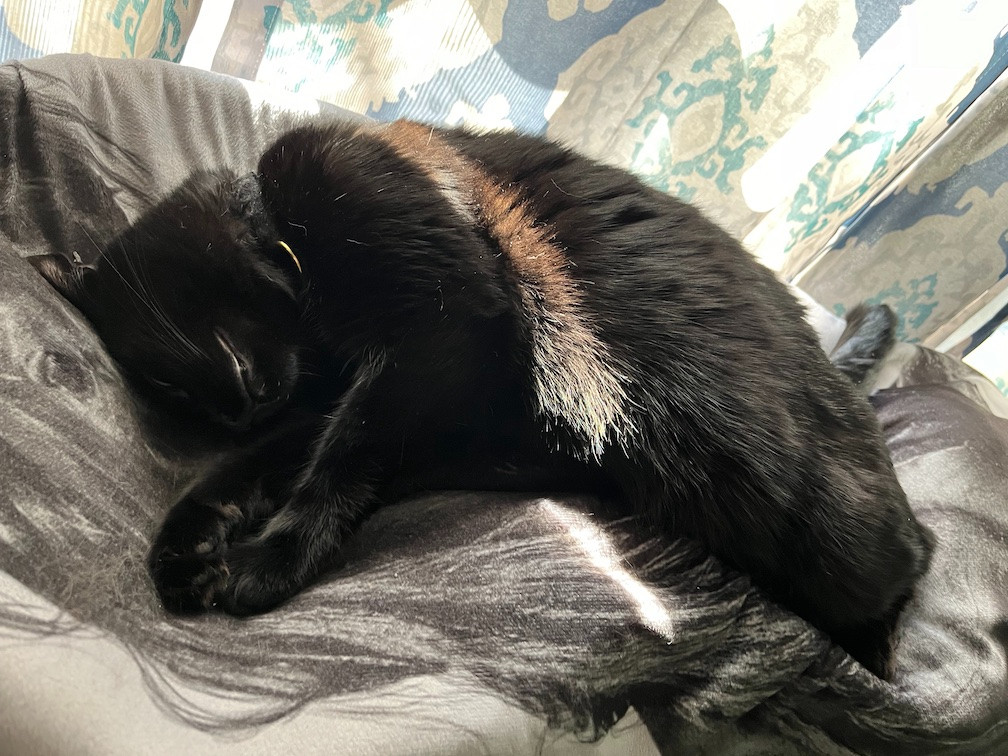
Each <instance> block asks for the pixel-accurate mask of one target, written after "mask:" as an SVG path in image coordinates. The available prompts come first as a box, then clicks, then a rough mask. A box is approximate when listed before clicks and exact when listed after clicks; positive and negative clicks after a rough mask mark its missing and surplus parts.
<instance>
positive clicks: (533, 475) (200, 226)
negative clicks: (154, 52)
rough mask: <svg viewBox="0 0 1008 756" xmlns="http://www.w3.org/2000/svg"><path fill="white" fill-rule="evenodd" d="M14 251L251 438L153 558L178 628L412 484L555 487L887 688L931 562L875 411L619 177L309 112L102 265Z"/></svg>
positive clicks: (668, 214)
mask: <svg viewBox="0 0 1008 756" xmlns="http://www.w3.org/2000/svg"><path fill="white" fill-rule="evenodd" d="M34 263H35V265H36V267H38V269H39V270H40V271H41V272H42V273H43V274H44V275H45V276H46V277H47V278H48V279H49V280H50V281H51V282H52V283H53V284H54V285H55V286H56V287H57V288H58V289H59V290H60V291H61V292H62V293H63V294H64V295H65V296H66V297H67V298H68V299H69V300H70V301H72V302H73V303H74V304H76V305H77V306H78V307H79V308H80V309H81V311H82V312H83V313H84V314H85V315H86V316H87V317H88V318H89V319H90V320H91V322H92V323H93V324H94V326H95V327H96V329H97V330H98V332H99V333H100V335H101V337H102V338H103V340H104V341H105V343H106V344H107V346H108V349H109V351H110V353H111V354H112V355H113V356H114V357H115V358H116V360H118V362H119V363H120V364H121V365H122V366H123V368H124V370H125V371H126V372H127V374H129V375H130V376H132V377H133V378H135V379H136V380H137V381H138V382H140V383H143V384H144V385H146V386H147V388H148V389H150V390H151V391H153V392H155V393H157V394H160V395H161V396H162V397H163V398H165V399H169V400H177V401H178V403H179V406H180V407H182V406H188V407H192V408H195V409H196V410H197V411H199V412H202V413H204V414H209V415H210V416H211V417H213V418H215V419H216V420H218V421H219V422H221V423H223V424H225V425H227V426H229V427H232V428H234V429H236V430H237V431H239V432H244V433H245V437H246V438H247V439H248V440H247V444H246V446H245V448H246V451H245V453H243V454H242V455H240V456H239V457H236V458H235V459H234V460H233V461H232V462H231V463H229V464H225V465H223V466H222V467H221V469H220V470H218V471H217V472H216V473H215V474H214V475H212V476H210V477H209V478H208V479H207V480H205V481H203V482H202V483H200V484H198V485H197V486H196V487H195V489H194V490H193V491H192V492H191V493H190V494H189V495H187V496H186V497H185V498H183V499H182V500H181V501H180V502H179V503H178V504H176V505H175V507H174V508H173V509H172V510H171V511H170V512H169V514H168V516H167V519H166V521H165V523H164V525H163V528H162V530H161V532H160V534H159V535H158V537H157V539H156V541H155V544H154V546H153V549H152V551H151V555H150V568H151V571H152V575H153V579H154V583H155V585H156V587H157V590H158V592H159V593H160V596H161V598H162V600H163V601H164V604H165V606H166V607H167V608H168V609H170V610H172V611H197V610H202V609H205V608H209V607H211V606H219V607H221V608H222V609H223V610H224V611H227V612H230V613H233V614H239V615H243V614H249V613H254V612H261V611H265V610H267V609H269V608H271V607H273V606H275V605H276V604H278V603H279V602H281V601H283V600H285V599H287V598H288V597H290V596H291V595H293V594H294V593H296V592H297V591H298V590H300V589H301V588H302V587H304V586H305V585H306V584H307V583H308V582H310V581H311V580H312V579H313V578H315V577H316V576H317V575H318V574H319V573H320V572H321V571H322V570H324V569H326V567H327V566H331V565H332V564H334V563H335V562H336V561H337V560H338V556H339V552H340V546H341V544H342V543H343V541H344V539H345V538H346V537H347V535H348V534H350V533H351V532H352V531H353V530H354V529H355V528H356V527H357V526H358V524H359V523H360V522H361V521H362V520H363V519H364V518H365V517H367V516H368V514H369V513H370V512H371V511H373V510H374V509H375V508H376V507H379V506H382V505H384V504H386V503H389V502H391V501H394V500H396V499H397V498H400V497H401V496H403V495H405V494H406V493H409V492H410V491H414V490H417V489H421V488H427V489H432V488H474V489H480V488H484V489H485V488H490V487H499V488H528V487H541V488H544V489H556V488H561V487H562V488H568V487H578V488H589V489H592V490H599V491H610V492H614V493H615V494H616V495H617V500H618V501H619V502H620V506H621V507H622V508H623V511H632V512H636V513H640V514H642V515H644V516H645V519H646V520H647V521H649V522H650V523H651V524H652V525H654V526H657V527H658V528H660V529H662V530H664V531H667V532H670V533H674V534H687V535H690V536H693V537H695V538H698V539H700V540H702V541H703V542H704V543H705V544H706V545H707V546H708V547H709V548H710V549H711V550H712V551H713V552H714V553H715V554H717V555H718V556H720V557H721V558H723V559H724V560H725V561H727V562H728V563H730V564H732V565H734V566H736V567H738V568H741V569H742V570H745V571H746V572H748V573H750V574H751V575H752V576H753V577H754V579H755V580H756V582H757V583H758V584H759V585H760V586H762V588H763V589H765V590H766V591H767V592H768V593H769V594H770V595H772V596H774V597H776V598H777V599H779V600H780V601H781V602H783V603H784V604H786V605H787V606H789V607H791V608H792V609H794V610H795V611H797V612H798V613H799V614H801V615H803V616H804V617H806V618H807V619H809V620H810V621H812V622H814V623H816V624H818V625H819V626H820V627H822V628H823V629H825V630H826V631H828V632H829V633H831V634H832V636H833V637H834V639H835V640H837V641H838V642H839V643H840V644H841V645H843V646H844V647H845V648H846V649H847V650H848V651H850V652H851V653H852V654H853V655H855V657H856V658H858V659H859V660H860V661H861V662H863V663H864V664H866V665H867V666H868V667H870V668H871V669H872V670H874V671H875V672H876V673H880V674H883V673H884V672H885V665H886V659H887V657H888V652H889V639H890V635H891V631H892V628H893V626H894V623H895V621H896V619H897V617H898V615H899V613H900V611H901V609H902V607H903V605H904V604H905V603H906V601H907V599H908V597H909V596H910V594H911V592H912V589H913V586H914V584H915V581H916V580H917V578H919V577H920V576H921V575H922V574H923V573H924V572H925V570H926V569H927V566H928V562H929V557H930V551H931V544H930V536H929V534H928V533H927V531H925V530H924V529H923V528H922V527H921V526H920V525H919V524H918V523H917V522H916V520H915V519H914V517H913V515H912V513H911V511H910V509H909V507H908V506H907V502H906V498H905V496H904V494H903V491H902V490H901V489H900V486H899V484H898V483H897V480H896V476H895V475H894V473H893V468H892V464H891V462H890V459H889V456H888V453H887V451H886V448H885V446H884V444H883V441H882V438H881V435H880V432H879V428H878V426H877V423H876V420H875V418H874V416H873V413H872V410H871V407H870V405H869V404H868V403H867V401H866V400H865V399H863V398H862V397H860V396H859V395H858V392H857V390H856V389H855V387H854V385H853V383H852V382H851V381H850V380H849V379H848V378H847V377H845V376H844V375H842V374H841V373H840V372H839V371H838V370H837V369H836V367H834V366H833V365H831V364H830V362H829V360H828V359H827V357H826V355H825V354H824V353H823V352H822V351H821V349H820V347H819V345H818V342H817V340H816V337H815V335H814V334H813V332H812V330H811V329H810V328H809V326H808V325H807V324H806V323H805V321H804V319H803V313H802V309H801V307H800V306H799V305H798V303H797V302H796V301H795V299H794V298H793V297H792V296H791V294H790V293H789V292H788V291H787V289H786V288H785V287H784V286H783V285H782V284H781V283H779V282H778V281H777V280H776V279H775V277H774V276H773V275H772V274H771V273H770V272H769V271H768V270H766V269H764V268H763V267H762V266H760V265H758V264H757V263H756V262H755V261H754V260H753V259H751V258H750V256H749V255H748V254H746V253H745V252H744V251H743V250H742V248H741V247H740V246H739V244H738V243H736V242H735V241H734V240H733V239H732V238H730V237H729V236H728V235H727V234H726V233H725V232H723V231H722V230H720V229H719V228H717V227H716V226H715V225H713V224H712V223H711V222H709V221H708V220H706V219H705V218H704V217H703V216H701V215H700V214H699V213H698V212H697V211H696V210H695V209H693V208H692V207H690V206H688V205H685V204H683V203H681V202H678V201H676V200H675V199H672V198H670V197H668V196H666V195H664V194H662V193H660V192H658V191H655V190H653V189H651V188H649V187H647V186H645V185H643V184H642V183H641V182H640V181H638V180H637V179H635V178H634V177H632V176H631V175H630V174H628V173H626V172H624V171H621V170H618V169H615V168H611V167H607V166H603V165H600V164H597V163H595V162H592V161H590V160H587V159H585V158H584V157H581V156H579V155H577V154H575V153H573V152H571V151H568V150H566V149H563V148H561V147H559V146H556V145H554V144H551V143H548V142H545V141H542V140H540V139H536V138H531V137H527V136H520V135H515V134H504V133H492V134H474V133H469V132H466V131H462V130H454V131H452V130H447V131H445V130H438V129H431V128H428V127H424V126H420V125H418V124H413V123H408V122H398V123H395V124H392V125H390V126H387V127H372V126H360V125H350V124H341V123H316V124H310V125H305V126H303V127H299V128H296V129H294V130H292V131H290V132H289V133H286V134H285V135H284V136H282V137H281V138H280V139H279V140H278V141H277V142H276V143H275V144H274V145H272V146H271V147H270V148H269V149H268V150H266V152H265V154H264V155H263V157H262V159H261V161H260V163H259V169H258V172H257V173H256V174H254V175H249V176H243V177H237V176H234V175H230V174H227V173H205V174H200V175H196V176H193V177H192V178H191V179H190V180H188V181H187V182H186V183H185V184H184V185H183V186H182V187H181V188H179V189H178V190H176V191H175V192H174V193H172V194H171V195H170V196H169V197H168V198H167V199H165V200H164V201H162V202H161V203H160V204H158V205H157V206H156V207H154V208H153V209H152V210H150V211H149V212H148V213H147V214H146V215H145V216H143V217H142V218H141V219H140V220H139V221H138V222H137V223H136V224H135V225H134V226H133V227H131V228H130V229H128V230H127V231H126V232H125V233H124V234H123V235H122V236H121V237H120V238H118V239H116V240H115V241H114V242H113V243H112V244H111V245H109V246H108V248H107V249H106V250H105V251H104V254H103V255H102V257H101V258H100V259H99V260H98V262H97V264H96V265H95V266H94V267H82V266H74V265H72V264H70V263H68V262H67V261H66V260H65V259H64V258H62V257H58V256H47V257H40V258H34ZM879 312H881V311H875V312H874V320H873V323H874V324H875V326H878V323H879V322H882V321H884V322H882V327H881V328H878V327H876V331H877V332H878V338H877V339H873V340H872V341H873V344H874V345H873V344H869V345H868V346H867V348H866V347H865V344H864V343H861V344H859V345H857V348H854V349H853V350H852V349H851V348H850V347H848V352H849V354H848V355H847V356H848V357H849V359H847V360H846V367H847V369H849V370H850V372H851V373H852V374H853V375H855V376H857V375H860V374H861V373H862V372H863V370H864V369H866V365H867V364H868V363H870V362H871V359H872V354H871V352H872V349H873V348H875V346H878V345H879V344H881V343H882V342H883V341H884V340H885V337H886V334H887V333H888V332H889V331H891V323H890V322H889V321H888V319H887V316H886V315H885V313H884V312H883V314H882V316H881V321H880V319H879V317H878V313H879ZM869 320H871V318H869ZM862 341H863V339H862ZM875 342H877V343H875ZM859 350H860V351H859ZM866 354H867V356H866ZM248 428H252V430H251V431H248V430H245V429H248Z"/></svg>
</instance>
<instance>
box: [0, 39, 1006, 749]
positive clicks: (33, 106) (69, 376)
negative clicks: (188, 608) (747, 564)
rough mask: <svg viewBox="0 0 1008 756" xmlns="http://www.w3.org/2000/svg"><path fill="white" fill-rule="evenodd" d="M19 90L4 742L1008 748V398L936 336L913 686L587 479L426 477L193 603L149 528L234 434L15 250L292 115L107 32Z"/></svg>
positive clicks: (9, 278) (908, 367)
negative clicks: (155, 392)
mask: <svg viewBox="0 0 1008 756" xmlns="http://www.w3.org/2000/svg"><path fill="white" fill-rule="evenodd" d="M0 110H2V115H3V118H0V123H2V124H4V126H3V129H2V130H0V152H2V153H3V154H4V155H7V156H8V157H7V158H6V159H5V161H4V162H2V163H0V170H2V176H0V180H2V185H3V186H4V187H5V191H4V195H3V204H2V207H0V240H2V245H0V287H2V289H3V295H2V296H0V324H2V326H3V327H2V328H0V638H2V639H3V644H2V645H3V652H2V653H0V712H3V714H0V743H8V744H14V745H15V746H16V750H17V751H20V752H38V751H55V752H66V751H75V752H80V751H83V752H89V753H136V752H150V751H152V750H153V751H157V752H179V751H185V750H190V751H192V750H196V751H205V750H210V749H211V748H213V749H217V750H219V751H221V752H228V751H232V750H233V751H240V752H242V753H248V752H250V751H252V752H254V751H270V752H277V751H284V750H286V751H291V750H298V749H301V750H305V751H312V750H323V751H326V752H350V753H412V754H415V753H452V752H455V753H471V752H474V751H476V750H486V751H488V752H492V753H500V752H514V753H533V752H546V753H571V754H573V753H582V752H584V753H654V752H656V750H658V751H662V752H666V753H681V752H684V751H688V752H698V751H701V750H704V749H706V751H707V752H710V753H719V754H720V753H747V754H752V753H766V754H781V753H808V752H810V751H811V752H822V753H850V752H851V751H854V752H869V753H871V752H874V753H887V754H888V753H908V754H911V753H912V754H917V753H922V752H948V753H952V752H954V753H978V754H987V753H996V752H998V750H999V749H1002V748H1006V747H1008V739H1006V738H1008V732H1006V730H1005V723H1006V722H1008V703H1006V701H1008V695H1006V693H1008V683H1006V669H1005V655H1006V648H1005V644H1006V638H1005V634H1004V627H1005V623H1006V618H1008V591H1006V588H1005V586H1006V585H1008V580H1006V578H1008V575H1006V574H1005V570H1006V567H1008V553H1006V550H1008V546H1006V543H1008V541H1006V538H1005V534H1006V533H1008V508H1006V506H1005V491H1006V490H1008V465H1006V464H1005V461H1006V457H1008V421H1006V420H1002V419H1000V418H998V417H996V416H995V415H994V414H993V413H992V412H991V408H994V409H997V410H998V412H1000V413H1001V415H1002V416H1004V415H1006V414H1008V406H1006V405H1005V403H1004V402H1003V400H1002V398H1001V397H1000V395H999V394H998V392H996V391H994V390H993V389H992V390H991V391H989V392H986V393H985V392H984V391H982V390H979V389H978V390H976V391H970V390H968V389H967V388H966V387H967V386H968V385H975V386H982V385H983V380H982V379H981V378H979V377H978V376H976V375H975V374H971V373H969V371H968V370H967V369H966V368H964V367H963V366H962V365H961V364H959V363H956V362H955V361H953V360H950V359H948V358H946V357H943V356H941V355H937V354H935V353H933V352H928V351H926V350H923V349H920V348H919V347H907V349H909V353H906V352H904V353H903V354H902V356H901V357H900V358H899V359H898V360H897V361H896V363H894V366H893V370H894V371H895V372H894V375H890V376H888V377H886V376H885V375H883V378H882V380H885V381H887V383H888V384H891V385H894V386H897V387H895V388H891V389H887V390H885V391H884V392H883V393H881V394H879V395H878V397H877V400H876V403H877V406H878V407H879V411H880V416H881V418H882V421H883V423H884V425H885V431H886V435H887V438H888V440H889V443H890V445H891V448H892V451H893V454H894V457H895V461H896V464H897V472H898V474H899V476H900V480H901V481H902V483H903V484H904V486H905V487H906V489H907V491H908V493H909V495H910V499H911V502H912V504H913V506H914V508H915V510H916V512H917V514H918V515H919V516H920V518H921V519H922V521H923V522H925V523H926V524H927V525H929V526H930V527H931V528H933V529H934V531H935V533H936V535H937V537H938V542H939V544H938V549H937V552H936V555H935V562H934V566H933V569H932V571H931V573H930V574H929V575H928V577H927V578H926V580H925V581H924V583H923V584H922V586H921V591H920V596H919V599H918V601H917V602H916V603H915V604H914V605H913V606H912V607H911V608H910V610H909V612H908V614H907V616H906V618H905V620H904V622H903V639H902V643H901V646H900V648H899V651H898V653H897V658H896V662H897V675H896V679H895V681H894V683H893V684H892V685H888V684H882V683H880V682H879V681H877V680H876V679H875V678H873V677H871V676H870V675H869V674H868V673H866V672H865V671H864V670H863V669H861V668H860V667H859V666H858V665H857V664H855V663H854V662H853V661H852V660H850V659H849V658H848V657H847V656H846V655H845V654H844V653H843V652H842V651H840V650H839V649H837V648H835V647H833V646H832V645H831V644H830V643H829V642H828V641H827V639H825V638H824V637H823V636H822V634H821V633H819V632H818V631H816V630H815V629H813V628H812V627H810V626H809V625H807V624H806V623H804V622H803V621H801V620H799V619H798V618H796V617H794V616H793V615H791V614H789V613H788V612H786V611H784V610H782V609H781V608H779V607H777V606H775V605H773V604H771V603H769V602H767V601H766V600H765V599H764V598H763V597H762V596H761V595H760V593H759V592H758V591H756V590H754V589H753V588H752V587H751V586H750V584H749V582H748V580H747V579H745V578H744V577H742V576H739V575H737V574H734V573H732V572H731V571H728V570H726V569H724V568H723V567H722V566H720V565H719V564H718V563H717V562H716V561H714V560H713V559H711V558H709V557H708V556H706V555H705V554H704V553H703V552H702V551H700V550H699V549H698V548H697V547H696V546H694V545H692V544H690V543H688V542H685V541H672V542H669V541H664V540H660V539H646V538H642V537H641V536H639V535H635V534H634V532H635V531H634V529H633V528H632V526H631V524H630V523H626V522H622V523H620V522H617V523H606V522H605V521H604V519H603V518H602V516H601V512H600V510H599V507H598V504H597V502H594V501H592V500H590V499H558V498H551V497H522V496H501V495H495V496H491V495H487V494H480V493H455V494H442V495H434V496H430V497H428V498H424V499H417V500H413V501H410V502H406V503H404V504H402V505H400V506H397V507H392V508H388V509H385V510H382V511H380V512H379V513H378V514H377V515H376V516H375V517H373V518H372V519H371V520H370V521H369V522H368V523H367V524H366V525H365V527H364V529H363V530H362V531H361V532H360V534H359V535H358V537H356V538H355V539H354V541H353V545H352V546H351V548H350V551H349V553H348V554H347V556H348V559H349V562H348V565H347V567H345V568H344V569H342V570H340V571H338V572H335V573H333V574H332V575H330V576H328V577H327V578H326V579H325V580H323V581H322V583H321V584H320V585H317V586H315V587H313V588H312V589H310V590H308V591H306V592H304V593H303V594H301V595H299V596H298V597H296V598H295V599H294V600H293V601H291V602H290V603H288V604H287V605H285V606H283V607H281V608H280V609H278V610H276V611H274V612H271V613H269V614H267V615H265V616H263V617H259V618H253V619H250V620H245V621H238V620H233V619H230V618H226V617H221V616H209V617H202V618H196V619H177V618H173V617H170V616H168V615H166V614H165V613H164V612H163V610H162V609H161V608H160V607H159V605H158V603H157V600H156V597H155V595H154V592H153V589H152V586H151V584H150V582H149V580H148V578H147V576H146V573H145V569H144V564H143V560H144V554H145V551H146V549H147V547H148V544H149V539H150V537H151V536H152V534H153V533H154V531H155V529H156V527H157V524H158V521H159V518H160V516H161V515H162V513H163V512H164V510H165V509H166V507H167V505H168V504H169V503H170V502H171V501H172V500H173V498H174V497H175V496H176V495H177V492H178V491H179V490H180V489H181V488H182V487H184V486H185V485H186V483H187V482H188V481H189V480H191V479H192V478H193V476H194V475H195V471H196V470H197V469H198V468H199V467H200V465H202V464H204V463H205V461H206V459H207V455H208V454H210V453H211V452H212V451H213V448H214V443H213V440H212V439H207V438H204V439H191V438H189V437H187V435H186V433H185V429H184V428H181V429H180V428H174V427H171V426H169V425H167V424H165V422H164V421H163V420H162V419H158V418H157V417H155V416H153V415H150V414H149V413H148V412H146V411H145V410H144V409H143V408H142V407H138V406H137V405H135V404H134V403H133V401H132V400H131V398H130V396H129V395H128V393H127V391H126V390H125V387H124V385H123V383H122V380H121V378H120V377H119V374H118V372H117V370H116V368H115V366H114V364H113V363H112V362H111V361H110V360H109V358H108V356H107V355H106V353H105V352H104V350H103V348H102V346H101V344H100V342H99V341H98V339H97V338H96V336H95V335H94V333H93V332H92V331H91V330H90V329H89V328H88V327H87V325H86V324H85V323H84V321H83V320H82V319H81V317H80V316H79V314H77V313H76V311H74V310H73V308H72V307H70V306H69V305H67V304H66V303H65V302H64V301H63V300H61V299H60V298H59V297H58V296H57V295H56V294H55V293H54V292H53V291H52V290H51V289H49V288H48V287H47V286H46V284H45V282H44V281H43V280H42V278H41V277H40V276H38V275H37V274H36V273H35V272H34V270H33V269H32V268H31V267H30V266H29V265H28V264H27V263H25V262H24V261H23V260H21V259H20V257H21V256H24V255H27V254H34V253H39V252H47V251H65V252H67V253H70V254H76V255H78V256H80V257H83V258H86V257H87V256H89V255H92V254H93V253H94V248H95V247H94V244H93V242H94V243H98V244H101V243H102V242H104V241H105V240H107V239H108V238H109V237H110V235H111V234H113V233H114V232H115V230H116V229H118V228H121V227H122V226H123V224H125V223H126V222H127V220H128V219H129V218H130V217H133V216H134V215H135V213H136V212H137V211H138V209H139V208H140V207H142V206H144V205H146V204H148V203H150V202H152V201H153V198H154V197H155V196H156V195H158V194H160V193H162V192H163V191H165V190H166V189H167V188H168V187H169V186H170V185H171V184H172V183H174V182H175V181H177V180H178V179H179V178H180V177H181V176H182V175H184V174H185V173H186V172H187V171H188V170H190V169H192V168H195V167H206V166H208V165H220V164H227V165H231V166H233V167H236V168H242V167H247V166H249V165H250V164H251V161H252V160H253V159H254V156H255V153H256V151H257V150H258V149H259V147H260V146H261V144H262V142H263V141H264V140H265V139H267V138H268V137H269V135H270V134H271V133H273V131H274V130H275V129H276V128H277V126H278V125H279V124H282V123H283V122H285V121H286V118H287V116H285V115H283V114H281V113H279V112H278V111H277V110H275V109H272V108H270V107H260V106H258V105H255V104H253V101H252V100H251V99H250V97H249V94H248V91H247V90H246V89H244V88H243V87H241V86H240V85H238V84H236V83H234V82H232V81H228V80H223V79H218V78H215V77H213V76H211V75H208V74H201V73H199V72H194V71H190V70H187V69H183V68H179V67H175V66H170V65H167V64H159V63H157V62H114V61H101V60H97V59H92V58H80V57H61V58H48V59H43V60H40V61H38V62H35V63H30V64H24V65H8V66H2V67H0ZM908 383H913V384H915V385H912V386H911V385H907V384H908ZM900 386H901V387H900ZM963 391H965V392H966V393H963ZM196 445H198V446H199V447H200V448H196ZM628 707H629V708H628ZM54 712H59V714H58V715H56V714H54ZM607 729H611V731H610V732H609V733H608V734H607V735H605V737H603V738H602V740H601V741H600V742H599V743H597V744H581V743H579V738H581V739H584V738H592V737H595V736H598V735H601V734H602V733H604V732H605V731H606V730H607ZM565 733H567V734H565Z"/></svg>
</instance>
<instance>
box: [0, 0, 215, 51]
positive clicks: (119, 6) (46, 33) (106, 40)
mask: <svg viewBox="0 0 1008 756" xmlns="http://www.w3.org/2000/svg"><path fill="white" fill-rule="evenodd" d="M200 2H201V0H5V1H4V2H0V60H5V61H6V60H12V59H17V58H22V59H23V58H37V57H39V56H41V55H46V54H48V53H64V52H85V53H91V54H92V55H98V56H101V57H106V58H162V59H164V60H173V61H176V62H177V61H178V60H179V59H180V58H181V57H182V50H183V48H184V46H185V43H186V40H187V39H188V38H189V34H190V32H191V31H192V28H193V24H194V23H195V22H196V17H197V15H198V14H199V11H200Z"/></svg>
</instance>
